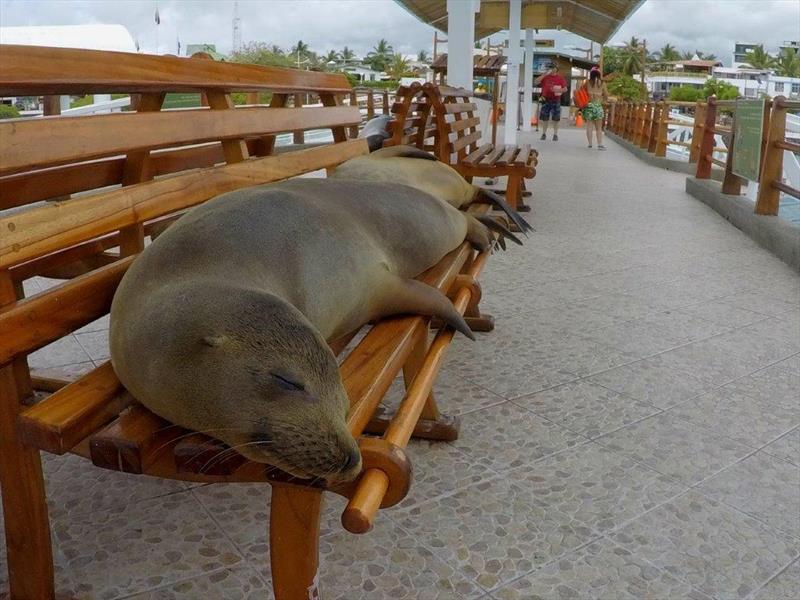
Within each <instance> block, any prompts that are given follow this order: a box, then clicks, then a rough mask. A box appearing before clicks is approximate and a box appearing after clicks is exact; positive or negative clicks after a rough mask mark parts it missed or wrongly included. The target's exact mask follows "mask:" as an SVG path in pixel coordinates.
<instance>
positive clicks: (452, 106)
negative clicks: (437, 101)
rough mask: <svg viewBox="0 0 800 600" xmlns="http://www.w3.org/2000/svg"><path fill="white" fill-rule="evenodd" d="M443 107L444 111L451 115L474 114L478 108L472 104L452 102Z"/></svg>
mask: <svg viewBox="0 0 800 600" xmlns="http://www.w3.org/2000/svg"><path fill="white" fill-rule="evenodd" d="M442 106H443V107H444V111H445V112H446V113H447V114H450V115H452V114H455V113H463V112H473V111H475V110H477V108H478V107H477V106H475V104H473V103H472V102H450V103H445V104H443V105H442Z"/></svg>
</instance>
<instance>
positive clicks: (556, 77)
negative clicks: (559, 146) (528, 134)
mask: <svg viewBox="0 0 800 600" xmlns="http://www.w3.org/2000/svg"><path fill="white" fill-rule="evenodd" d="M534 85H541V86H542V97H541V99H542V103H541V107H540V109H539V121H541V123H542V137H541V138H539V139H542V140H546V139H547V126H548V124H549V123H550V121H552V122H553V141H554V142H557V141H558V122H559V121H560V120H561V94H563V93H564V92H565V91H566V89H567V81H566V79H564V78H563V77H562V76H561V75H560V74H559V72H558V65H556V64H555V63H550V64H548V65H547V71H546V72H545V73H544V74H543V75H540V76H539V77H537V78H536V80H535V81H534Z"/></svg>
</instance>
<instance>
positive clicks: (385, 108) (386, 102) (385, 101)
mask: <svg viewBox="0 0 800 600" xmlns="http://www.w3.org/2000/svg"><path fill="white" fill-rule="evenodd" d="M383 114H385V115H388V114H389V90H383Z"/></svg>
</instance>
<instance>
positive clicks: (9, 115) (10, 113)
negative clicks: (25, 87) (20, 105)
mask: <svg viewBox="0 0 800 600" xmlns="http://www.w3.org/2000/svg"><path fill="white" fill-rule="evenodd" d="M19 116H20V115H19V111H18V110H17V107H16V106H11V105H10V104H0V119H16V118H17V117H19Z"/></svg>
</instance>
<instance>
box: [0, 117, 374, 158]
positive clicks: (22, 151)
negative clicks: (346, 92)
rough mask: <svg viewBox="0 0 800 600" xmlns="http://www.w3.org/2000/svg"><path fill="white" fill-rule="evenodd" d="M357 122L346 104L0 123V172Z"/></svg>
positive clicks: (47, 118)
mask: <svg viewBox="0 0 800 600" xmlns="http://www.w3.org/2000/svg"><path fill="white" fill-rule="evenodd" d="M360 122H361V114H360V113H359V112H358V109H356V108H355V107H350V106H334V107H321V108H303V109H296V108H260V107H257V108H241V109H235V110H215V111H211V110H203V109H198V110H183V111H160V112H148V113H116V114H109V115H93V116H88V117H71V118H68V119H67V118H63V117H45V118H43V119H23V120H11V121H5V122H2V123H0V156H2V157H3V161H2V164H1V165H0V172H2V173H14V172H19V171H25V170H30V169H34V168H36V167H40V166H51V165H55V164H59V163H64V162H77V161H81V160H91V159H94V158H99V157H102V156H111V155H115V154H126V153H128V152H131V151H133V150H142V149H148V148H166V147H169V146H177V145H181V144H196V143H200V142H205V141H208V140H221V139H235V138H241V137H244V136H248V135H250V136H254V135H267V134H275V133H282V132H285V131H294V130H301V129H302V130H305V129H322V128H328V127H334V126H340V125H342V124H357V123H360Z"/></svg>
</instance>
